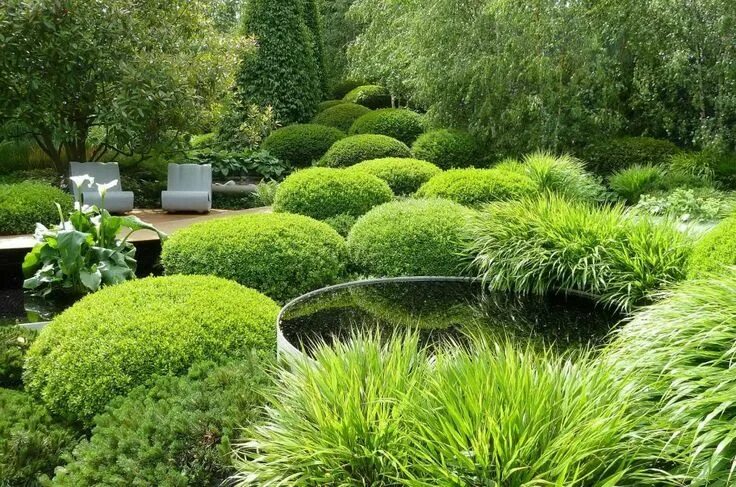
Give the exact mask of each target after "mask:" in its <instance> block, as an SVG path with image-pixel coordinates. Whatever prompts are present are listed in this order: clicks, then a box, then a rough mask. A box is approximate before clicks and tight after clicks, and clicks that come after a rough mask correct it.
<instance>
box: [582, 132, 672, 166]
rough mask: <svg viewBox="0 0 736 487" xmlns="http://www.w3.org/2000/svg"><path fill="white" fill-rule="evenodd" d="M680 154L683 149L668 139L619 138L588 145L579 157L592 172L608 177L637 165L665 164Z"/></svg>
mask: <svg viewBox="0 0 736 487" xmlns="http://www.w3.org/2000/svg"><path fill="white" fill-rule="evenodd" d="M679 153H680V149H679V148H678V147H677V146H676V145H675V144H673V143H672V142H670V141H668V140H660V139H653V138H651V137H619V138H613V139H603V140H599V141H596V142H593V143H591V144H588V145H587V146H585V147H584V148H582V150H579V151H578V152H577V154H576V155H577V156H578V157H580V158H581V159H583V160H584V161H585V162H587V163H588V167H590V169H591V170H592V171H593V172H595V173H597V174H600V175H603V176H606V175H609V174H611V173H613V172H616V171H618V170H621V169H626V168H627V167H631V166H635V165H640V166H656V165H660V164H666V163H667V162H668V161H669V159H670V158H671V157H672V156H674V155H676V154H679Z"/></svg>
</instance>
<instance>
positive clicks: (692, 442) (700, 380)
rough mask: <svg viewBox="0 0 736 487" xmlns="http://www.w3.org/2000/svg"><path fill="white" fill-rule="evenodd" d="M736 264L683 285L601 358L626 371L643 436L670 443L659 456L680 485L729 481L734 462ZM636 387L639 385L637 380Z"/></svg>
mask: <svg viewBox="0 0 736 487" xmlns="http://www.w3.org/2000/svg"><path fill="white" fill-rule="evenodd" d="M734 289H736V269H734V268H724V269H722V270H721V271H720V272H719V273H717V274H713V275H709V276H707V277H705V278H702V279H693V280H688V281H685V282H683V283H681V284H680V285H679V286H677V287H676V288H674V289H673V290H671V291H670V292H669V293H668V294H667V296H665V297H664V299H661V300H660V301H658V302H657V303H654V304H652V305H651V306H649V307H646V308H643V309H641V310H639V311H638V312H637V313H636V314H635V315H634V316H633V318H632V319H631V320H630V321H629V322H628V323H627V324H626V325H625V326H623V327H622V328H621V329H620V331H619V332H618V334H617V336H615V339H614V341H613V342H612V343H611V345H610V346H609V349H608V350H607V351H606V353H605V356H606V358H607V360H606V361H605V362H604V363H603V364H602V366H603V367H605V368H610V369H611V370H612V371H613V372H614V373H616V374H618V375H620V376H624V377H628V378H629V381H628V382H629V383H630V384H631V388H632V389H634V390H636V391H637V392H638V394H639V402H640V403H642V404H641V407H642V408H643V409H647V407H648V408H649V409H651V410H652V411H653V412H654V414H651V415H650V416H649V418H648V419H649V421H648V424H647V426H646V427H645V428H642V429H640V432H641V434H642V435H643V436H644V437H649V436H651V435H652V434H657V433H659V432H661V433H664V434H665V436H666V437H668V438H671V439H672V440H674V441H669V442H668V443H667V447H668V449H667V450H668V451H665V452H663V454H662V455H661V458H677V459H681V461H682V464H681V465H679V468H673V467H676V466H675V465H673V466H670V467H669V468H668V472H669V473H671V474H673V475H676V476H678V477H679V478H680V481H681V483H678V484H677V485H692V486H695V485H702V486H705V485H709V486H710V485H712V486H716V485H724V486H725V485H733V481H734V471H733V465H734V463H735V462H736V443H735V439H736V409H734V407H733V398H734V397H735V396H736V373H735V372H736V369H735V367H734V364H736V347H735V346H734V344H736V326H734V316H736V292H734ZM637 384H638V385H639V386H640V387H636V385H637Z"/></svg>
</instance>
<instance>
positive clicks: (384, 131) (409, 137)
mask: <svg viewBox="0 0 736 487" xmlns="http://www.w3.org/2000/svg"><path fill="white" fill-rule="evenodd" d="M423 132H424V118H423V117H422V116H421V115H420V114H418V113H416V112H413V111H411V110H407V109H404V108H384V109H382V110H375V111H373V112H369V113H366V114H365V115H363V116H362V117H360V118H358V119H357V120H356V121H355V123H353V126H352V127H350V135H360V134H380V135H388V136H389V137H393V138H394V139H396V140H400V141H401V142H403V143H405V144H406V145H411V144H412V143H413V142H414V141H415V140H417V137H419V136H420V135H421V134H422V133H423Z"/></svg>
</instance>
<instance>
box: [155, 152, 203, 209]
mask: <svg viewBox="0 0 736 487" xmlns="http://www.w3.org/2000/svg"><path fill="white" fill-rule="evenodd" d="M161 207H162V208H163V209H164V210H166V211H169V212H175V211H196V212H198V213H207V212H209V211H210V210H211V209H212V166H211V165H209V164H169V175H168V187H167V190H166V191H162V192H161Z"/></svg>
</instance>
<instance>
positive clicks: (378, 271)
mask: <svg viewBox="0 0 736 487" xmlns="http://www.w3.org/2000/svg"><path fill="white" fill-rule="evenodd" d="M470 213H471V212H470V210H468V209H466V208H464V207H462V206H460V205H458V204H456V203H453V202H451V201H446V200H405V201H397V202H393V203H387V204H385V205H382V206H379V207H377V208H375V209H373V210H372V211H370V212H369V213H367V214H366V215H364V216H363V217H361V218H360V219H359V220H358V221H357V223H356V224H355V225H354V226H353V228H352V230H351V231H350V235H348V250H349V252H350V259H351V262H352V264H353V265H354V266H355V267H356V268H357V269H358V270H359V271H360V272H362V273H364V274H366V275H371V276H457V275H462V274H463V273H464V272H463V271H464V268H465V267H466V265H465V262H464V258H463V257H462V255H461V250H462V238H463V228H464V224H465V221H466V219H467V217H468V216H469V215H470Z"/></svg>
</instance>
